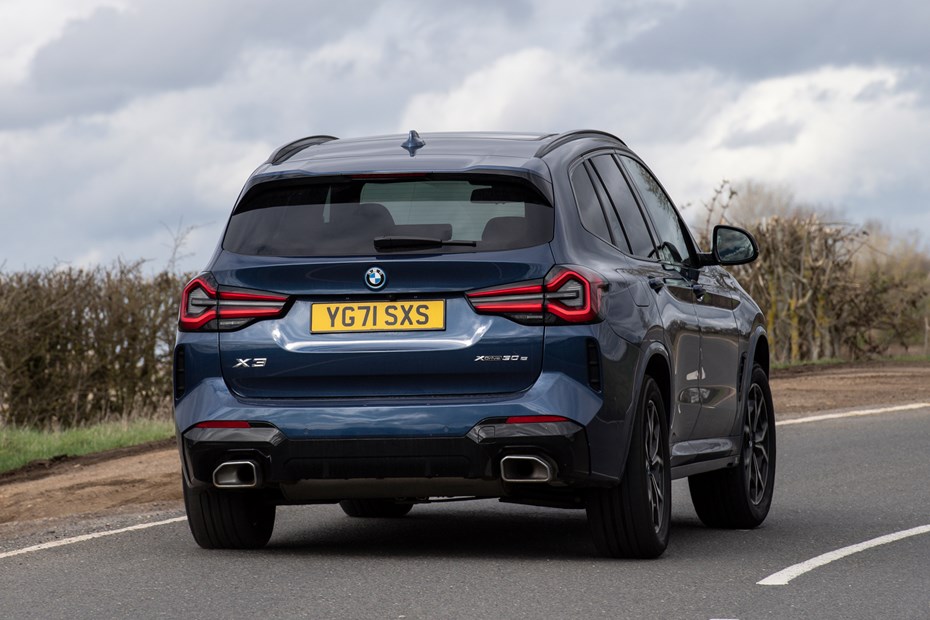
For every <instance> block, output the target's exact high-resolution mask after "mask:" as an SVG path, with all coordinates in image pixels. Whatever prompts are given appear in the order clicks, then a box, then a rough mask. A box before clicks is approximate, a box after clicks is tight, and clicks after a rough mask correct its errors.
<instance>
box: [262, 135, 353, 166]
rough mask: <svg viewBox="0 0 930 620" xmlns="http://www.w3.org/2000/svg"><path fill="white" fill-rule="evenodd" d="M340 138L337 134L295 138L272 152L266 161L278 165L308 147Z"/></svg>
mask: <svg viewBox="0 0 930 620" xmlns="http://www.w3.org/2000/svg"><path fill="white" fill-rule="evenodd" d="M338 139H339V138H337V137H335V136H307V137H306V138H301V139H300V140H294V141H293V142H289V143H288V144H285V145H284V146H282V147H280V148H279V149H277V150H276V151H275V152H274V153H272V154H271V156H270V157H269V158H268V159H267V160H266V161H265V163H267V164H271V165H272V166H277V165H278V164H280V163H281V162H283V161H287V160H288V159H290V158H291V157H293V156H294V155H296V154H297V153H299V152H301V151H302V150H304V149H306V148H309V147H311V146H316V145H317V144H323V143H324V142H331V141H332V140H338Z"/></svg>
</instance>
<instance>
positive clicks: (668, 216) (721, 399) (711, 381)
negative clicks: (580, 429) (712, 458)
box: [622, 157, 739, 440]
mask: <svg viewBox="0 0 930 620" xmlns="http://www.w3.org/2000/svg"><path fill="white" fill-rule="evenodd" d="M622 161H623V165H624V167H625V169H626V170H627V171H628V173H629V175H630V178H631V180H632V182H633V185H634V186H635V187H636V189H637V191H638V193H639V195H640V197H641V199H642V201H643V204H644V205H645V208H646V212H647V213H648V214H649V216H650V219H651V221H652V223H653V225H654V226H655V229H656V233H657V235H658V237H659V252H660V255H661V260H662V262H663V264H667V265H669V266H671V267H674V268H675V269H676V270H677V271H678V273H679V274H680V275H681V277H682V279H683V280H684V282H685V284H683V286H687V287H689V288H690V290H691V293H692V300H693V302H694V306H693V307H694V311H695V314H696V316H697V321H698V324H699V331H700V341H701V344H700V350H701V353H700V365H699V369H698V373H697V375H698V376H697V379H698V390H697V392H693V391H691V392H688V394H687V396H686V397H687V398H695V397H696V398H697V400H698V401H699V403H700V414H699V416H698V420H697V424H695V426H694V427H693V429H692V432H691V436H690V438H689V439H690V440H698V439H708V438H719V437H726V436H729V435H730V434H731V433H732V432H733V430H732V429H733V428H734V424H735V422H736V416H737V411H738V406H737V405H738V402H737V401H738V393H737V379H738V374H739V329H738V327H737V323H736V316H735V314H734V312H733V310H734V307H735V305H734V304H735V299H734V297H733V296H732V294H731V291H730V288H729V286H727V284H726V282H725V280H723V276H724V274H723V272H722V270H720V269H719V268H717V267H699V266H698V261H697V257H696V255H695V250H694V247H693V242H692V241H691V237H690V234H689V233H688V232H687V229H686V228H685V225H684V223H683V222H682V220H681V217H680V216H679V215H678V213H677V211H676V210H675V208H674V206H673V205H672V202H671V200H670V199H669V198H668V195H667V194H666V193H665V191H664V190H663V189H662V186H661V185H660V184H659V182H658V181H657V180H656V178H655V177H654V176H653V175H652V173H650V172H649V170H648V169H647V168H646V167H645V166H644V165H643V164H641V163H640V162H638V161H636V160H635V159H633V158H630V157H622Z"/></svg>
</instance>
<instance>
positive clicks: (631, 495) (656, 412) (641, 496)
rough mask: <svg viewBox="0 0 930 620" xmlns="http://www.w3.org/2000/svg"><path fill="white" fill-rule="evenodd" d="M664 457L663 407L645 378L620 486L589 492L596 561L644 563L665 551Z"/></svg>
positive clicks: (667, 500) (667, 474) (667, 485)
mask: <svg viewBox="0 0 930 620" xmlns="http://www.w3.org/2000/svg"><path fill="white" fill-rule="evenodd" d="M668 454H669V447H668V418H667V416H666V413H665V403H664V401H663V400H662V393H661V391H660V390H659V386H658V384H656V382H655V380H654V379H653V378H652V377H648V376H647V377H646V378H645V379H644V381H643V387H642V390H641V392H640V396H639V402H638V403H637V407H636V418H635V420H634V421H633V435H632V438H631V441H630V451H629V455H628V456H627V462H626V467H625V469H624V472H623V477H622V478H621V480H620V484H619V485H616V486H613V487H610V488H606V489H591V490H590V491H589V492H588V496H587V505H586V508H587V513H588V528H589V529H590V530H591V537H592V538H593V539H594V546H595V548H596V549H597V552H598V554H599V555H602V556H605V557H612V558H640V559H648V558H657V557H659V556H660V555H662V553H663V552H664V551H665V548H666V547H667V546H668V533H669V522H670V521H671V516H672V509H671V507H672V478H671V469H670V468H669V456H668Z"/></svg>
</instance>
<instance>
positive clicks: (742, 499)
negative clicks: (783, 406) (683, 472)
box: [688, 364, 775, 529]
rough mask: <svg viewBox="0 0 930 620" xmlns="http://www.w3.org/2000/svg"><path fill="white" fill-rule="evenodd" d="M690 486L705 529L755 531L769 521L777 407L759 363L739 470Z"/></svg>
mask: <svg viewBox="0 0 930 620" xmlns="http://www.w3.org/2000/svg"><path fill="white" fill-rule="evenodd" d="M688 487H689V488H690V490H691V501H692V503H693V504H694V510H695V511H696V512H697V514H698V517H699V518H700V519H701V521H702V522H703V523H704V525H706V526H707V527H715V528H729V529H752V528H754V527H757V526H759V525H761V524H762V522H763V521H765V517H766V516H767V515H768V513H769V508H771V506H772V494H773V493H774V490H775V409H774V408H773V407H772V391H771V390H770V389H769V380H768V376H767V375H766V374H765V371H764V370H762V367H761V366H759V365H758V364H756V365H755V366H753V369H752V382H751V383H750V385H749V392H748V395H747V397H746V404H745V406H744V409H743V436H742V441H741V445H740V458H739V463H738V466H737V467H730V468H727V469H721V470H718V471H712V472H707V473H704V474H698V475H695V476H691V477H689V478H688Z"/></svg>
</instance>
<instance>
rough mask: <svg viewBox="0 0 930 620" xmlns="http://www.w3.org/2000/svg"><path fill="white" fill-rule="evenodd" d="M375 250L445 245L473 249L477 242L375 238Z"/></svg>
mask: <svg viewBox="0 0 930 620" xmlns="http://www.w3.org/2000/svg"><path fill="white" fill-rule="evenodd" d="M374 244H375V249H376V250H396V249H400V248H441V247H443V246H447V245H463V246H470V247H475V246H477V245H478V242H477V241H459V240H454V239H449V240H445V241H444V240H442V239H436V238H435V237H375V238H374Z"/></svg>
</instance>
